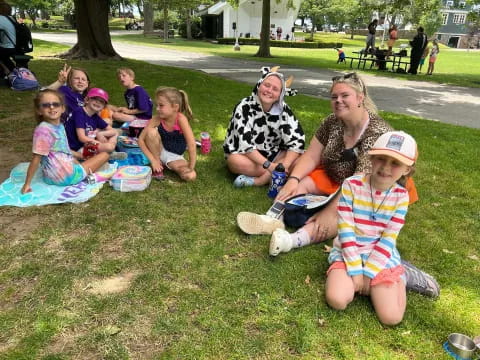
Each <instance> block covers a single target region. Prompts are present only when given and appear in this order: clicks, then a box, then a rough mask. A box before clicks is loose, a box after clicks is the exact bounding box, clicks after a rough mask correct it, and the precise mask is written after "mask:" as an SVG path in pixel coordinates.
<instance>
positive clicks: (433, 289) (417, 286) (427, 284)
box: [402, 260, 440, 298]
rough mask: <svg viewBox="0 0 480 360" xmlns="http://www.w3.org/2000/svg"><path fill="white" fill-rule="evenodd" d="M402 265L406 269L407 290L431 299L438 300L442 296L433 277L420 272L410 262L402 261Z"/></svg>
mask: <svg viewBox="0 0 480 360" xmlns="http://www.w3.org/2000/svg"><path fill="white" fill-rule="evenodd" d="M402 265H403V267H404V268H405V275H406V277H407V290H410V291H414V292H417V293H419V294H422V295H425V296H428V297H431V298H437V297H438V296H439V295H440V286H439V285H438V282H437V280H435V278H434V277H433V276H431V275H429V274H427V273H426V272H424V271H422V270H420V269H419V268H417V267H416V266H414V265H412V264H411V263H409V262H408V261H405V260H402Z"/></svg>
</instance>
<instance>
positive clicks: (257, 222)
mask: <svg viewBox="0 0 480 360" xmlns="http://www.w3.org/2000/svg"><path fill="white" fill-rule="evenodd" d="M237 225H238V227H239V228H240V229H241V230H242V231H243V232H244V233H246V234H249V235H271V234H272V233H273V232H274V231H275V230H276V229H285V224H284V223H283V222H282V221H280V220H277V219H274V218H272V221H268V222H266V221H264V220H263V219H262V218H261V217H260V215H258V214H254V213H250V212H246V211H242V212H240V213H238V215H237Z"/></svg>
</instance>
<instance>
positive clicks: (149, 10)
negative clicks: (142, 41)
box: [143, 1, 153, 33]
mask: <svg viewBox="0 0 480 360" xmlns="http://www.w3.org/2000/svg"><path fill="white" fill-rule="evenodd" d="M143 14H144V18H143V32H144V33H145V32H151V31H153V5H152V2H151V1H145V2H144V3H143Z"/></svg>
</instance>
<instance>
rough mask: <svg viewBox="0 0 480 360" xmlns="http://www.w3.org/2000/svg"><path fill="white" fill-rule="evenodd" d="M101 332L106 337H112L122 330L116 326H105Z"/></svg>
mask: <svg viewBox="0 0 480 360" xmlns="http://www.w3.org/2000/svg"><path fill="white" fill-rule="evenodd" d="M103 331H104V332H105V334H106V335H110V336H112V335H116V334H118V333H119V332H120V331H122V329H120V328H119V327H118V326H114V325H107V326H105V327H104V328H103Z"/></svg>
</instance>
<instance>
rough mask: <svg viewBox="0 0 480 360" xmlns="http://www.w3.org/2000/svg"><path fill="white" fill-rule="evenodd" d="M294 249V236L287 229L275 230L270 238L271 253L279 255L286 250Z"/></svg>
mask: <svg viewBox="0 0 480 360" xmlns="http://www.w3.org/2000/svg"><path fill="white" fill-rule="evenodd" d="M290 250H292V237H291V236H290V233H289V232H288V231H287V230H284V229H277V230H275V231H274V232H273V234H272V238H271V239H270V255H271V256H277V255H278V254H280V253H282V252H284V253H286V252H289V251H290Z"/></svg>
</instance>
